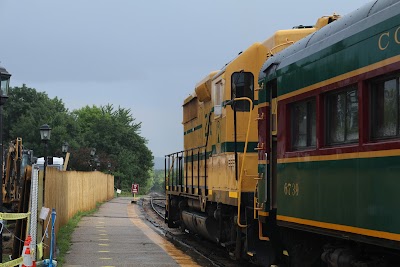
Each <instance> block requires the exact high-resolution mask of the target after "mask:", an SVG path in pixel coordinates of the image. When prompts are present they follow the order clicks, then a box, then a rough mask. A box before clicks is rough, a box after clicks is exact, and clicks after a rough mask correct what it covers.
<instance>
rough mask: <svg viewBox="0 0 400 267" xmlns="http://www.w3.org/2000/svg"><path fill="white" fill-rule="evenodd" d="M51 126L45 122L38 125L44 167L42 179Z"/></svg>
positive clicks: (44, 174)
mask: <svg viewBox="0 0 400 267" xmlns="http://www.w3.org/2000/svg"><path fill="white" fill-rule="evenodd" d="M50 135H51V128H50V126H49V125H47V124H43V125H42V126H41V127H40V139H41V140H42V143H44V169H43V181H44V180H45V179H46V168H47V143H48V142H49V141H50Z"/></svg>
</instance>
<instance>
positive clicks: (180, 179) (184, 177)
mask: <svg viewBox="0 0 400 267" xmlns="http://www.w3.org/2000/svg"><path fill="white" fill-rule="evenodd" d="M203 149H204V151H203ZM194 151H197V152H195V153H196V154H197V161H199V159H200V155H202V154H203V153H204V155H205V157H207V147H206V146H198V147H194V148H190V149H185V150H181V151H178V152H174V153H171V154H168V155H165V161H166V162H165V166H166V172H165V173H166V175H165V180H166V181H165V182H166V186H168V185H169V181H170V180H171V177H172V180H171V186H178V187H180V189H179V191H182V186H183V185H184V184H185V186H186V188H185V192H187V190H188V189H187V185H188V178H189V177H188V171H187V170H186V172H184V171H183V169H182V168H183V166H184V165H186V168H187V164H181V160H182V158H187V157H190V155H191V158H192V163H191V165H192V171H191V176H192V177H191V178H192V183H191V186H192V190H191V193H192V194H193V193H194V183H193V178H194V176H193V167H194V160H193V155H194V153H193V152H194ZM171 158H172V159H171ZM167 160H168V164H167ZM171 161H172V162H171ZM176 161H177V164H176V165H175V162H176ZM167 165H168V166H167ZM206 166H207V164H206V163H205V168H204V189H205V193H207V189H206V187H207V168H206ZM197 167H198V168H197V187H198V188H199V189H200V174H201V173H200V163H199V162H197ZM202 172H203V171H202ZM174 174H176V175H174ZM174 177H175V178H176V179H174ZM172 190H176V188H173V189H172ZM200 192H201V191H199V190H198V192H197V193H198V194H199V193H200Z"/></svg>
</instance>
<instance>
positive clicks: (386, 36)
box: [378, 26, 400, 51]
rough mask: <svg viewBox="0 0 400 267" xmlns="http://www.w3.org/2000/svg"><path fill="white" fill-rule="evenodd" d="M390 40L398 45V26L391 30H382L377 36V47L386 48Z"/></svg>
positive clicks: (399, 43) (399, 31) (399, 30)
mask: <svg viewBox="0 0 400 267" xmlns="http://www.w3.org/2000/svg"><path fill="white" fill-rule="evenodd" d="M392 41H393V42H394V43H395V44H397V45H400V26H399V27H398V28H397V29H396V30H395V31H394V32H393V33H391V32H390V31H389V32H384V33H382V34H381V35H380V36H379V39H378V47H379V50H381V51H383V50H386V49H387V48H388V47H389V46H390V45H391V43H392Z"/></svg>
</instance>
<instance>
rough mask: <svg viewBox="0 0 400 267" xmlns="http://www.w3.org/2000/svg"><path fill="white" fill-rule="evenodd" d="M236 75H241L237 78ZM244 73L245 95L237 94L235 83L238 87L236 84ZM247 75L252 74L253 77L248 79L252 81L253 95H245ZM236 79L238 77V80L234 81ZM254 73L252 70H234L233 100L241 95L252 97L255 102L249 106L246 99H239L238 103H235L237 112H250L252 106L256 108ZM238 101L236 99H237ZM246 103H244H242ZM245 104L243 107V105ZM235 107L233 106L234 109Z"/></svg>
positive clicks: (251, 90) (250, 88)
mask: <svg viewBox="0 0 400 267" xmlns="http://www.w3.org/2000/svg"><path fill="white" fill-rule="evenodd" d="M235 75H239V76H238V78H235ZM242 75H243V96H237V95H236V93H237V91H236V92H235V93H234V91H233V90H234V84H235V87H236V84H237V83H238V81H239V79H240V78H241V76H242ZM245 75H251V77H250V78H249V79H248V80H249V81H251V84H249V87H248V89H249V91H250V92H251V95H250V96H248V95H245V92H246V77H245ZM234 79H236V82H235V81H234ZM254 84H255V83H254V74H253V73H252V72H250V71H237V72H233V73H232V75H231V100H233V99H234V98H239V97H248V98H250V99H251V101H252V102H253V105H252V107H247V105H248V101H246V100H240V101H237V103H235V110H236V111H237V112H248V111H250V108H251V109H253V108H254ZM235 102H236V101H235ZM242 103H244V104H242ZM242 105H243V107H242ZM233 108H234V107H233V106H232V109H233Z"/></svg>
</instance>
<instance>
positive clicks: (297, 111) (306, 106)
mask: <svg viewBox="0 0 400 267" xmlns="http://www.w3.org/2000/svg"><path fill="white" fill-rule="evenodd" d="M291 126H292V148H293V150H300V149H305V148H309V147H315V145H316V139H317V138H316V108H315V99H309V100H306V101H301V102H297V103H294V104H292V107H291Z"/></svg>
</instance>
